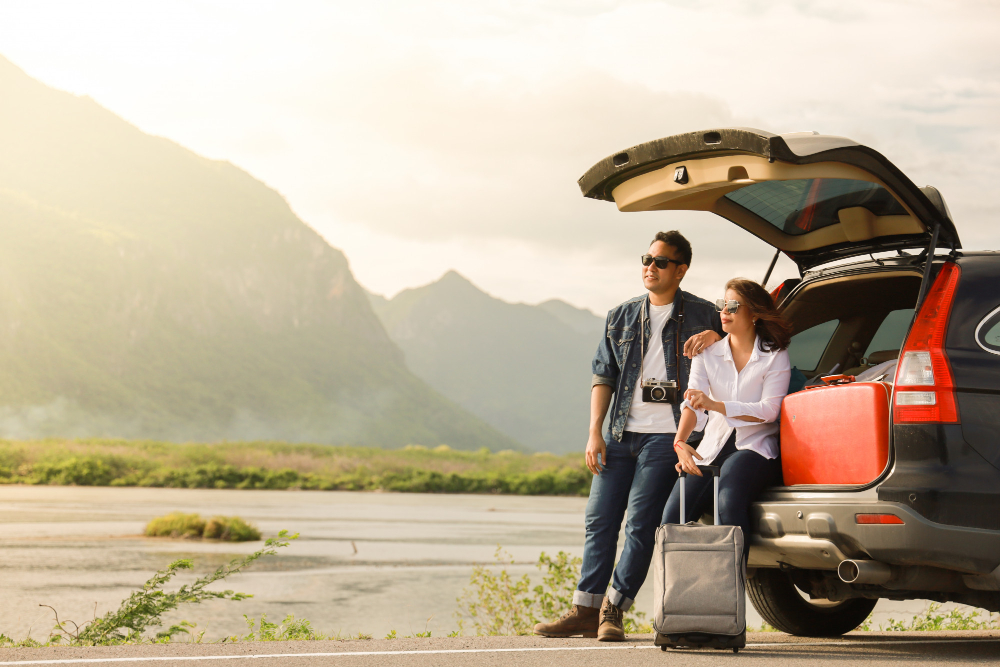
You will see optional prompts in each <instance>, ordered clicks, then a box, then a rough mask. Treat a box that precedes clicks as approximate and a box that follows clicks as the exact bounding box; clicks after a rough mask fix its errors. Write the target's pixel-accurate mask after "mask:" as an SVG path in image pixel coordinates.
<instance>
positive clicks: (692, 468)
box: [674, 440, 703, 477]
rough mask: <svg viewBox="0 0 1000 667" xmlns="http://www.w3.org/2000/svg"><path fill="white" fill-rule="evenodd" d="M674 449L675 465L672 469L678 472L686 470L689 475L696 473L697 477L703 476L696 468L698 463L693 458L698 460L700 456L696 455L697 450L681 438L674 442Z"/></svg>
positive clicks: (700, 458)
mask: <svg viewBox="0 0 1000 667" xmlns="http://www.w3.org/2000/svg"><path fill="white" fill-rule="evenodd" d="M674 451H675V452H677V459H678V461H677V465H675V466H674V469H675V470H676V471H677V472H678V473H681V472H686V473H688V474H689V475H698V477H703V475H702V474H701V471H700V470H698V464H697V463H695V462H694V460H695V459H698V460H699V461H701V460H702V457H700V456H698V452H696V451H695V449H694V447H692V446H691V445H689V444H687V443H686V442H684V441H683V440H678V441H676V442H675V443H674Z"/></svg>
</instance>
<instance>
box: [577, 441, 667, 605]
mask: <svg viewBox="0 0 1000 667" xmlns="http://www.w3.org/2000/svg"><path fill="white" fill-rule="evenodd" d="M604 442H605V444H606V445H607V448H608V449H607V452H608V454H607V461H606V462H605V463H606V465H605V467H604V470H602V471H601V474H600V475H597V476H596V477H595V478H594V481H593V483H592V484H591V486H590V500H589V501H588V502H587V518H586V524H587V541H586V542H585V543H584V546H583V576H581V577H580V583H579V584H578V585H577V590H576V592H575V593H574V594H573V604H579V605H583V606H585V607H600V606H601V603H602V602H603V598H604V594H605V591H606V590H607V587H608V580H609V579H611V574H612V570H614V581H613V584H612V588H611V590H610V591H608V593H607V594H608V597H609V598H610V599H611V602H612V603H613V604H614V605H615V606H617V607H618V608H619V609H621V610H622V611H627V610H628V609H629V607H631V606H632V603H633V602H634V601H635V596H636V595H638V593H639V588H640V587H641V586H642V582H643V581H644V580H645V579H646V574H647V573H648V572H649V562H650V560H652V558H653V541H654V536H655V533H656V528H657V527H658V526H659V525H660V517H661V516H662V515H663V506H664V505H665V504H666V502H667V497H668V496H669V495H670V491H671V489H673V486H674V482H675V481H676V479H677V472H676V471H675V470H674V465H675V464H676V463H677V454H676V452H674V434H673V433H632V432H631V431H625V433H624V434H623V435H622V441H621V442H616V441H615V440H614V439H613V438H611V437H609V436H605V439H604ZM626 508H627V509H628V522H627V523H626V525H625V548H624V550H623V551H622V556H621V560H619V561H618V565H617V567H616V566H615V554H616V553H617V550H618V533H619V531H620V530H621V525H622V519H623V518H624V516H625V510H626Z"/></svg>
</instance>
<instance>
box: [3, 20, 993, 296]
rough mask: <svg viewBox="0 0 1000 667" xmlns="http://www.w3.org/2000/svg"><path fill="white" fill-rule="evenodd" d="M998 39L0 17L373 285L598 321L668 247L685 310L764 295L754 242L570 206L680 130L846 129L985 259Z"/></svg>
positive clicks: (902, 27)
mask: <svg viewBox="0 0 1000 667" xmlns="http://www.w3.org/2000/svg"><path fill="white" fill-rule="evenodd" d="M998 35H1000V5H998V4H997V3H993V2H956V1H951V2H948V3H942V2H922V1H918V2H876V1H872V0H866V1H852V0H837V1H835V2H809V1H808V0H802V1H800V2H791V3H778V2H765V1H740V0H719V1H714V0H701V1H698V2H695V1H693V0H686V1H685V2H628V1H622V2H615V1H612V0H569V1H566V2H563V1H560V0H535V1H532V2H516V1H507V2H500V1H490V0H487V1H483V2H474V1H472V0H460V1H459V0H420V1H416V0H414V1H412V2H391V1H390V2H375V1H371V0H369V1H368V2H364V3H359V2H350V3H348V2H344V3H338V2H282V3H277V2H274V3H265V2H249V1H247V0H241V1H239V2H207V1H205V2H160V3H154V2H145V3H136V2H99V1H96V0H89V1H88V2H86V3H80V2H44V1H39V0H31V1H30V2H29V1H24V2H17V1H13V0H4V1H3V2H2V3H0V54H2V55H4V56H6V57H7V58H9V59H10V60H12V61H13V62H14V63H15V64H17V65H18V66H20V67H22V68H23V69H24V70H25V71H26V72H27V73H28V74H30V75H31V76H34V77H36V78H38V79H40V80H41V81H43V82H45V83H47V84H49V85H52V86H55V87H57V88H60V89H64V90H69V91H71V92H74V93H78V94H86V95H89V96H91V97H93V98H94V99H95V100H97V101H98V102H99V103H100V104H102V105H103V106H105V107H107V108H108V109H110V110H111V111H113V112H115V113H117V114H119V115H121V116H122V117H124V118H125V119H127V120H129V121H130V122H132V123H134V124H135V125H137V126H138V127H139V128H141V129H142V130H144V131H147V132H150V133H152V134H157V135H162V136H165V137H169V138H171V139H173V140H175V141H177V142H179V143H181V144H183V145H184V146H187V147H189V148H191V149H193V150H194V151H196V152H198V153H200V154H203V155H206V156H208V157H212V158H218V159H225V160H229V161H231V162H233V163H235V164H236V165H238V166H240V167H242V168H244V169H246V170H248V171H249V172H250V173H252V174H253V175H255V176H256V177H258V178H260V179H261V180H263V181H264V182H266V183H267V184H269V185H271V186H272V187H274V188H276V189H277V190H278V191H280V192H281V193H282V194H283V195H284V196H285V197H286V198H287V199H288V201H289V202H290V204H291V205H292V207H293V208H294V209H295V211H296V212H297V213H298V214H299V215H300V216H301V217H302V219H303V220H304V221H305V222H307V223H308V224H310V225H312V226H313V227H315V228H316V229H317V230H319V231H320V232H321V233H322V234H323V235H324V236H325V237H326V238H327V239H328V240H329V241H330V243H331V244H332V245H334V246H336V247H339V248H342V249H343V250H344V251H345V252H346V253H347V256H348V258H349V259H350V261H351V266H352V268H353V270H354V273H355V275H356V276H357V277H358V279H359V280H360V281H361V283H362V284H364V285H365V286H366V287H368V288H369V289H372V290H374V291H376V292H380V293H384V294H389V295H392V294H394V293H395V292H397V291H399V290H400V289H402V288H404V287H409V286H414V285H419V284H423V283H426V282H429V281H431V280H434V279H436V278H437V277H438V276H440V275H441V274H442V273H443V272H444V271H446V270H447V269H449V268H455V269H458V270H459V271H460V272H462V273H463V274H465V275H466V276H468V277H469V278H471V279H472V280H473V281H474V282H476V283H477V284H479V285H480V286H481V287H483V288H485V289H486V290H488V291H489V292H491V293H493V294H495V295H497V296H500V297H502V298H505V299H508V300H512V301H529V302H537V301H542V300H545V299H547V298H551V297H560V298H564V299H566V300H568V301H570V302H571V303H574V304H577V305H581V306H586V307H589V308H592V309H593V310H595V311H602V310H605V309H607V308H608V307H610V306H612V305H614V304H615V303H618V302H619V301H621V300H623V299H625V298H627V297H629V296H631V295H634V294H637V293H639V292H640V291H641V284H640V282H639V265H638V260H637V258H638V255H640V254H641V253H642V252H643V251H644V250H645V249H646V244H647V243H648V240H649V238H650V237H651V236H652V233H653V232H655V231H656V230H659V229H671V228H676V229H680V230H681V231H682V232H684V233H685V234H686V235H687V236H688V237H689V238H690V239H691V241H692V242H693V244H694V251H695V260H694V262H693V265H692V270H691V273H690V274H689V278H688V279H687V280H686V283H685V286H686V287H687V288H688V289H690V290H692V291H694V292H696V293H699V294H702V295H703V296H706V297H708V298H714V297H715V296H717V294H716V293H717V292H718V291H719V290H720V288H721V285H722V284H723V283H724V282H725V280H726V279H727V278H729V277H732V276H733V275H737V274H740V275H746V276H748V277H752V278H757V279H760V278H761V277H762V275H763V271H764V269H765V268H766V264H767V262H768V260H769V256H770V253H769V249H768V247H767V246H765V245H764V244H763V243H762V242H760V241H758V240H756V239H754V238H753V237H751V236H749V235H748V234H746V233H745V232H742V231H739V230H738V229H737V228H735V227H734V226H733V225H731V224H729V223H727V222H725V221H722V220H720V219H717V218H714V217H713V216H710V215H707V214H706V215H700V214H677V213H645V214H621V213H618V212H617V211H616V209H615V207H614V205H613V204H610V203H606V202H596V201H592V200H586V199H584V198H583V197H582V196H581V195H580V192H579V189H578V187H577V185H576V179H577V178H578V177H579V176H580V175H581V174H582V173H583V172H584V171H585V170H586V169H587V168H588V167H590V165H591V164H593V163H594V162H596V161H597V160H599V159H601V158H603V157H605V156H606V155H608V154H611V153H614V152H616V151H618V150H620V149H622V148H625V147H628V146H630V145H633V144H636V143H640V142H642V141H646V140H649V139H654V138H657V137H661V136H666V135H670V134H674V133H678V132H684V131H690V130H698V129H706V128H712V127H719V126H727V125H740V126H751V127H759V128H762V129H766V130H769V131H774V132H786V131H795V130H817V131H820V132H822V133H824V134H840V135H845V136H849V137H851V138H853V139H855V140H858V141H861V142H863V143H867V144H868V145H871V146H873V147H874V148H876V149H878V150H880V151H881V152H883V153H884V154H886V155H887V156H888V157H889V158H890V159H892V160H893V161H894V162H895V163H896V164H897V165H898V166H900V167H901V168H902V169H903V170H904V171H905V172H907V173H908V174H909V175H910V176H911V177H912V178H913V180H915V181H916V182H917V184H918V185H925V184H933V185H936V186H938V187H939V188H940V189H941V190H942V192H943V193H944V195H945V197H946V199H947V200H948V203H949V205H950V207H951V209H952V213H953V215H954V217H955V219H956V223H957V225H958V228H959V232H960V234H961V235H962V237H963V241H964V243H965V246H966V247H967V248H1000V226H998V224H997V217H998V214H1000V205H998V202H997V196H996V194H995V192H996V191H995V187H994V185H995V183H996V182H997V181H998V178H1000V157H998V156H1000V131H998V128H1000V120H998V119H1000V48H998V46H997V39H998ZM0 94H2V91H0ZM789 267H790V264H789V265H788V266H786V267H784V268H785V270H786V272H790V271H791V269H790V268H789Z"/></svg>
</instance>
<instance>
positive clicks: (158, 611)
mask: <svg viewBox="0 0 1000 667" xmlns="http://www.w3.org/2000/svg"><path fill="white" fill-rule="evenodd" d="M188 516H191V515H188ZM195 516H197V515H195ZM297 537H298V534H295V535H289V534H288V531H285V530H282V531H280V532H279V533H278V536H277V537H272V538H268V540H267V541H266V542H265V543H264V547H263V548H262V549H259V550H258V551H255V552H254V553H252V554H250V555H249V556H244V557H243V558H236V559H234V560H232V561H230V562H229V564H228V565H222V566H220V567H218V568H217V569H216V570H215V572H212V573H210V574H206V575H204V576H201V577H198V578H197V579H195V581H194V583H191V584H184V585H183V586H181V587H180V588H179V589H178V590H176V591H174V592H171V593H168V592H166V591H164V590H163V587H164V586H165V585H166V584H168V583H169V582H170V580H171V579H173V578H174V577H175V576H176V575H177V574H178V573H179V572H180V571H181V570H190V569H191V561H190V560H187V559H181V560H176V561H174V562H173V563H171V564H170V565H169V566H167V569H166V570H160V571H159V572H157V573H156V574H155V575H153V576H152V577H151V578H150V579H149V580H148V581H146V583H145V584H144V585H143V587H142V588H141V589H139V590H137V591H135V592H133V593H132V595H130V596H129V597H128V598H127V599H126V600H123V601H122V603H121V606H119V608H118V609H117V610H116V611H110V612H108V613H107V614H105V615H104V616H102V617H100V618H96V617H95V618H94V619H93V620H91V621H86V622H84V623H81V624H79V625H77V624H76V623H74V622H73V621H60V620H59V614H58V613H57V614H56V625H55V629H54V630H53V631H52V635H51V636H50V637H49V642H50V643H52V644H59V643H62V642H69V643H71V644H74V645H83V646H109V645H115V644H125V643H139V642H143V641H148V640H149V638H148V637H147V636H146V635H145V633H146V632H147V631H149V630H150V629H152V628H156V627H160V626H162V624H163V618H162V617H163V615H164V614H166V613H168V612H171V611H174V610H175V609H177V608H178V607H180V606H181V605H184V604H198V603H201V602H204V601H205V600H235V601H237V602H238V601H240V600H245V599H247V598H249V597H253V596H252V595H248V594H246V593H235V592H233V591H231V590H225V591H210V590H206V587H207V586H208V585H210V584H212V583H214V582H216V581H220V580H223V579H225V578H226V577H228V576H229V575H231V574H236V573H237V572H240V571H242V570H243V569H244V568H245V567H247V566H248V565H250V564H251V563H253V562H254V561H256V560H257V559H259V558H263V557H264V556H271V555H273V554H275V553H276V552H277V550H278V549H280V548H282V547H287V546H288V542H287V541H283V540H294V539H295V538H297ZM50 608H51V607H50ZM53 611H55V610H53ZM286 620H288V619H286ZM302 623H303V622H301V621H300V622H299V624H298V625H295V626H293V627H294V630H293V631H294V632H296V633H298V634H302V633H303V632H304V630H303V625H302ZM192 627H194V626H193V625H192V624H191V623H188V622H187V621H181V622H180V623H179V624H177V625H172V626H170V628H168V629H166V630H163V631H161V632H158V633H156V640H157V641H161V642H166V641H170V640H171V639H172V638H173V637H174V635H178V634H190V633H189V631H188V628H192ZM306 630H308V623H306ZM202 634H204V633H202ZM199 639H200V637H199Z"/></svg>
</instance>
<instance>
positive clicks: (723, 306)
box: [715, 299, 740, 315]
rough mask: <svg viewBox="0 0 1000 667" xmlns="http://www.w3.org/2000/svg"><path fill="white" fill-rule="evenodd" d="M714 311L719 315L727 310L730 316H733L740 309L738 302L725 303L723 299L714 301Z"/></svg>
mask: <svg viewBox="0 0 1000 667" xmlns="http://www.w3.org/2000/svg"><path fill="white" fill-rule="evenodd" d="M715 309H716V310H717V311H719V312H720V313H721V312H722V311H724V310H728V311H729V314H730V315H735V314H736V311H737V310H739V309H740V302H739V301H736V300H735V299H734V300H732V301H726V300H725V299H716V300H715Z"/></svg>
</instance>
